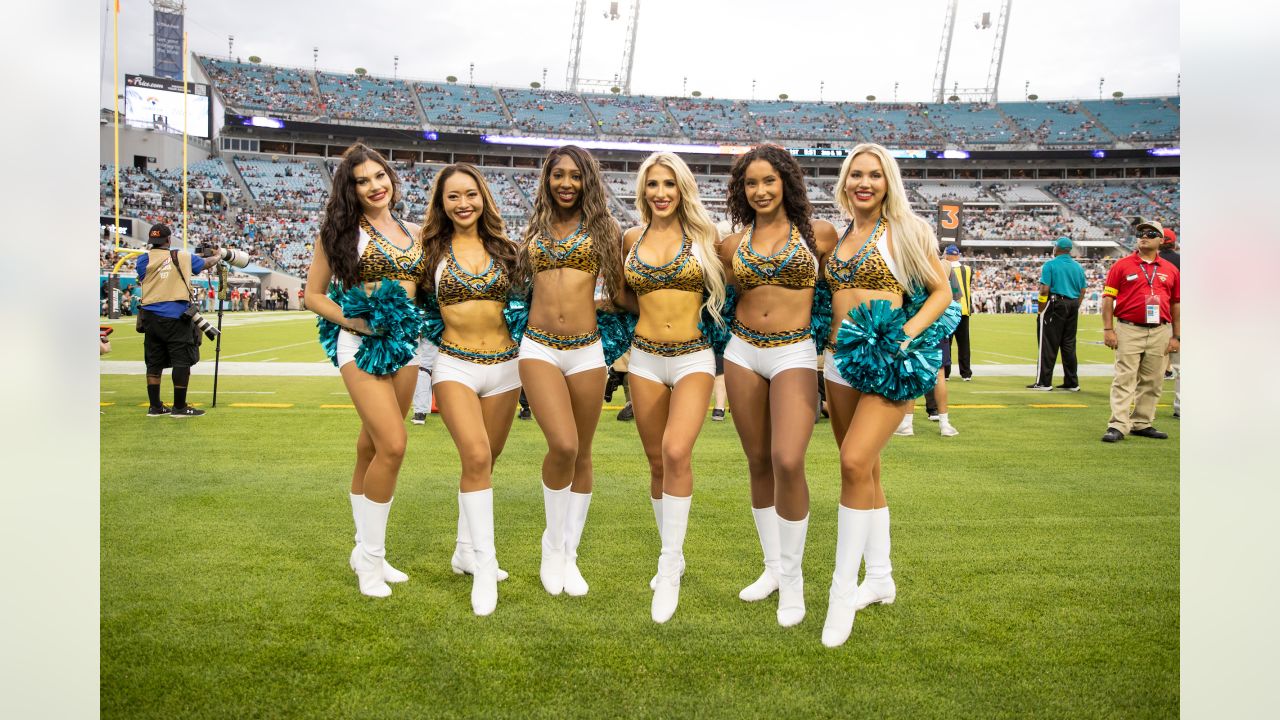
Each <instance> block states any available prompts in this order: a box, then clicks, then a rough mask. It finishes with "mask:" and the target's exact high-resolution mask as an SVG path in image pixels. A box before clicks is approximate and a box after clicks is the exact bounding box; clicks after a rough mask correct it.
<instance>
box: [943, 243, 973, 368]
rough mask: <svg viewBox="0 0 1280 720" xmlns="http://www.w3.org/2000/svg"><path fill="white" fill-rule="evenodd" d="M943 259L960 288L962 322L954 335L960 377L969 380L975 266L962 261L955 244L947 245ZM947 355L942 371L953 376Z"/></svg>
mask: <svg viewBox="0 0 1280 720" xmlns="http://www.w3.org/2000/svg"><path fill="white" fill-rule="evenodd" d="M943 260H945V261H946V263H947V265H948V269H949V270H950V273H951V275H953V276H954V277H955V279H956V284H957V285H958V286H959V289H960V296H959V297H958V298H956V302H958V303H960V324H959V325H958V326H956V332H955V335H954V337H955V339H956V355H957V359H958V360H959V361H960V379H962V380H964V381H965V382H969V381H970V380H972V379H973V365H972V361H971V357H972V356H971V354H970V351H969V316H970V315H971V314H972V313H973V268H972V267H970V266H968V265H964V264H962V263H961V262H960V248H959V247H957V246H955V245H948V246H947V250H946V255H945V256H944V258H943ZM947 355H948V357H947V361H946V362H945V363H944V364H943V366H942V371H943V374H944V375H945V376H946V377H948V378H949V377H951V358H950V355H951V353H947Z"/></svg>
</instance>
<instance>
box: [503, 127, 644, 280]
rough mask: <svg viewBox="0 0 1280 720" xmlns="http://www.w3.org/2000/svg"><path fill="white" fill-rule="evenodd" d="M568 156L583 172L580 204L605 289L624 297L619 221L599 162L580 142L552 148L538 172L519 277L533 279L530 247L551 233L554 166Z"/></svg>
mask: <svg viewBox="0 0 1280 720" xmlns="http://www.w3.org/2000/svg"><path fill="white" fill-rule="evenodd" d="M565 156H568V157H569V159H571V160H573V162H574V164H575V165H577V166H578V170H580V171H581V172H582V193H581V195H579V196H578V207H579V208H580V209H581V210H582V214H583V217H584V219H585V222H584V223H583V224H584V225H585V226H586V228H587V231H588V232H590V233H591V245H592V247H593V248H594V251H595V254H596V258H598V259H599V261H600V270H601V272H602V273H603V274H604V289H605V292H606V293H608V295H609V297H611V298H618V297H622V285H623V277H622V231H621V230H620V229H619V228H618V223H617V221H615V220H614V219H613V216H611V215H610V214H609V203H608V200H607V198H606V197H605V189H604V180H603V179H602V178H601V175H600V164H599V163H597V162H596V159H595V158H594V157H592V156H591V153H589V152H587V151H586V150H583V149H582V148H580V147H578V146H577V145H562V146H560V147H558V148H552V149H551V151H549V152H548V153H547V158H546V159H545V160H543V161H542V174H541V175H539V176H538V194H537V196H536V197H535V198H534V200H533V215H532V216H531V217H530V218H529V227H528V228H526V229H525V233H524V244H523V245H522V246H521V247H520V278H521V279H522V281H523V282H524V283H532V282H533V268H532V265H531V263H530V260H529V248H530V246H531V245H532V244H533V243H534V242H536V241H537V239H538V236H539V235H542V234H544V233H545V234H546V235H547V236H548V237H550V236H551V219H552V217H554V213H555V209H556V201H555V198H554V197H552V195H553V193H552V192H551V169H552V168H553V167H555V164H556V163H557V162H559V161H560V158H562V157H565Z"/></svg>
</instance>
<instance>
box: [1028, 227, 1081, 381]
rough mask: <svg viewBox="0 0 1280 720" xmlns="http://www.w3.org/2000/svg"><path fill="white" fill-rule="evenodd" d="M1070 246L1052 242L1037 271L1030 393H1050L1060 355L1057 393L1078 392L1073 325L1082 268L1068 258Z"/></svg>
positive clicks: (1062, 240)
mask: <svg viewBox="0 0 1280 720" xmlns="http://www.w3.org/2000/svg"><path fill="white" fill-rule="evenodd" d="M1071 248H1072V242H1071V238H1069V237H1060V238H1058V239H1057V241H1055V242H1054V250H1053V259H1052V260H1050V261H1049V262H1047V263H1045V264H1044V268H1043V269H1042V270H1041V271H1040V295H1039V298H1038V303H1039V304H1038V307H1039V313H1040V315H1039V323H1038V324H1037V325H1036V338H1037V339H1038V340H1039V351H1038V353H1037V356H1036V357H1037V364H1036V381H1035V382H1034V383H1032V384H1030V385H1028V386H1027V388H1029V389H1031V390H1046V391H1047V390H1052V389H1053V365H1054V363H1055V362H1057V359H1058V351H1059V349H1061V351H1062V384H1061V385H1059V386H1058V389H1059V390H1066V391H1068V392H1079V391H1080V378H1079V376H1078V375H1077V374H1076V325H1077V323H1078V322H1079V318H1080V298H1081V296H1082V295H1083V294H1084V289H1085V282H1086V281H1085V276H1084V268H1082V267H1080V263H1078V262H1076V260H1075V258H1073V257H1071Z"/></svg>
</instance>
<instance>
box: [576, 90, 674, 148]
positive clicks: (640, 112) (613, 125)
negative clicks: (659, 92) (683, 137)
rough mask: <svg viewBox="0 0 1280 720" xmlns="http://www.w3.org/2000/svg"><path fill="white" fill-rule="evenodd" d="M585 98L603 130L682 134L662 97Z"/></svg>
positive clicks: (610, 96)
mask: <svg viewBox="0 0 1280 720" xmlns="http://www.w3.org/2000/svg"><path fill="white" fill-rule="evenodd" d="M582 99H583V100H585V101H586V102H587V105H588V106H590V108H591V113H592V114H593V115H595V118H596V128H597V129H598V130H599V131H600V132H601V133H602V134H609V135H624V136H630V135H638V136H645V137H665V138H673V137H677V136H678V135H679V134H680V131H679V129H677V127H676V126H675V125H674V124H672V122H671V120H670V118H668V117H667V113H666V112H665V111H664V110H663V109H662V101H661V100H659V99H658V98H652V97H646V96H643V95H616V96H615V95H588V94H585V93H584V94H583V96H582Z"/></svg>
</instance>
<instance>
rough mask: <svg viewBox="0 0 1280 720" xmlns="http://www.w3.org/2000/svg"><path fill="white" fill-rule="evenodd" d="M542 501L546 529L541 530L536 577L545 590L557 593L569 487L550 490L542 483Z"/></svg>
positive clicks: (560, 582) (561, 576)
mask: <svg viewBox="0 0 1280 720" xmlns="http://www.w3.org/2000/svg"><path fill="white" fill-rule="evenodd" d="M542 503H543V507H544V509H545V511H546V516H547V529H546V530H544V531H543V532H542V565H541V567H539V568H538V577H539V578H540V579H541V580H542V587H544V588H546V590H547V592H549V593H551V594H552V595H559V594H560V592H561V591H562V590H564V555H565V553H564V526H565V521H564V519H565V517H566V516H567V515H568V514H569V488H568V487H567V486H566V487H564V488H563V489H560V490H552V489H551V488H549V487H547V486H546V485H543V486H542Z"/></svg>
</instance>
